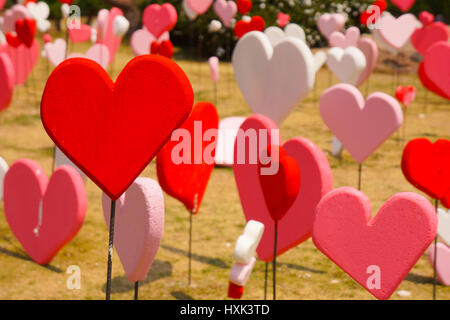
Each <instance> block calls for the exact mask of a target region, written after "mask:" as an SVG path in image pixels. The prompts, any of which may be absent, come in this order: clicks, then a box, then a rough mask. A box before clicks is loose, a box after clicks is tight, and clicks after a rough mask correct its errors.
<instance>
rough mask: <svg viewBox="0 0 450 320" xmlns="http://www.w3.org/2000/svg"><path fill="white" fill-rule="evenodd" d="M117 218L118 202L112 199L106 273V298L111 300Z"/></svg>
mask: <svg viewBox="0 0 450 320" xmlns="http://www.w3.org/2000/svg"><path fill="white" fill-rule="evenodd" d="M115 218H116V202H115V201H113V200H111V215H110V218H109V246H108V272H107V274H106V300H111V274H112V255H113V244H114V220H115Z"/></svg>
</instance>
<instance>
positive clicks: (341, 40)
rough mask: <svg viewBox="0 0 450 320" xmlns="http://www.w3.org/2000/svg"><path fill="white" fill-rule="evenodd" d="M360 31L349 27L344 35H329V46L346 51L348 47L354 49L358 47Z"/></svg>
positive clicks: (338, 33) (337, 32) (334, 33)
mask: <svg viewBox="0 0 450 320" xmlns="http://www.w3.org/2000/svg"><path fill="white" fill-rule="evenodd" d="M359 37H360V31H359V29H358V28H357V27H350V28H348V29H347V30H346V31H345V34H343V33H342V32H339V31H335V32H333V33H332V34H331V35H330V39H329V42H330V46H331V47H339V48H342V49H346V48H348V47H356V46H357V45H358V41H359Z"/></svg>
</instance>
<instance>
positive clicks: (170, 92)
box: [41, 55, 194, 200]
mask: <svg viewBox="0 0 450 320" xmlns="http://www.w3.org/2000/svg"><path fill="white" fill-rule="evenodd" d="M193 101H194V94H193V91H192V86H191V84H190V83H189V80H188V78H187V76H186V75H185V73H184V72H183V70H182V69H181V68H180V67H179V66H178V65H177V64H176V63H174V62H173V61H171V60H169V59H167V58H164V57H160V56H155V55H142V56H138V57H136V58H134V59H132V60H131V61H130V62H129V63H128V64H127V65H126V66H125V68H124V69H123V70H122V72H121V73H120V75H119V76H118V78H117V80H116V82H113V81H112V80H111V78H110V77H109V75H108V74H107V73H106V71H105V70H104V69H103V68H102V67H101V66H100V65H99V64H97V63H96V62H94V61H92V60H88V59H84V58H73V59H68V60H66V61H64V62H62V63H61V64H59V65H58V66H57V67H56V68H55V70H54V71H53V72H52V74H51V75H50V78H49V79H48V81H47V84H46V86H45V90H44V94H43V96H42V102H41V119H42V123H43V125H44V128H45V130H46V131H47V133H48V135H49V136H50V138H51V139H52V140H53V141H54V142H55V144H56V145H57V147H58V148H59V149H61V151H63V153H64V154H66V156H68V158H69V159H70V160H72V161H73V162H74V163H75V164H76V165H77V166H78V167H79V168H80V169H81V170H82V171H83V172H84V173H85V174H86V175H87V176H88V177H89V178H91V180H92V181H94V182H95V183H96V184H97V185H98V186H99V187H100V188H101V189H102V190H103V191H104V192H105V193H106V194H107V195H108V196H109V197H110V198H111V199H112V200H116V199H117V198H119V197H120V195H121V194H122V193H123V192H125V190H127V189H128V187H129V186H130V185H131V183H133V181H134V180H135V179H136V178H137V176H138V175H139V174H140V173H141V172H142V170H144V168H145V167H146V166H147V165H148V164H149V162H150V161H151V160H152V159H153V157H154V156H155V155H156V154H157V153H158V151H159V150H160V149H161V148H162V146H163V145H164V144H165V143H166V141H167V140H168V139H169V138H170V135H171V134H172V131H173V130H175V129H176V128H178V127H179V126H180V125H181V124H182V123H183V122H184V120H186V118H187V117H188V115H189V112H190V111H191V109H192V105H193Z"/></svg>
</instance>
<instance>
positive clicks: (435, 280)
mask: <svg viewBox="0 0 450 320" xmlns="http://www.w3.org/2000/svg"><path fill="white" fill-rule="evenodd" d="M435 201H436V202H435V204H434V208H435V209H436V214H438V204H439V200H437V199H436V200H435ZM437 240H438V236H437V235H436V238H434V263H433V300H436V286H437V277H436V266H437Z"/></svg>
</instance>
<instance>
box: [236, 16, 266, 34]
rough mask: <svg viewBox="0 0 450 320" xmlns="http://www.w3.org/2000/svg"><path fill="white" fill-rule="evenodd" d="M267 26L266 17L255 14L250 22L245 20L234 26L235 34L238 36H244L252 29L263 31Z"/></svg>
mask: <svg viewBox="0 0 450 320" xmlns="http://www.w3.org/2000/svg"><path fill="white" fill-rule="evenodd" d="M265 27H266V22H265V21H264V19H263V18H262V17H260V16H254V17H252V20H250V22H247V21H243V20H240V21H238V22H236V25H235V26H234V34H235V36H236V37H238V38H242V37H243V36H244V35H245V34H246V33H247V32H250V31H261V32H263V31H264V28H265Z"/></svg>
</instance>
